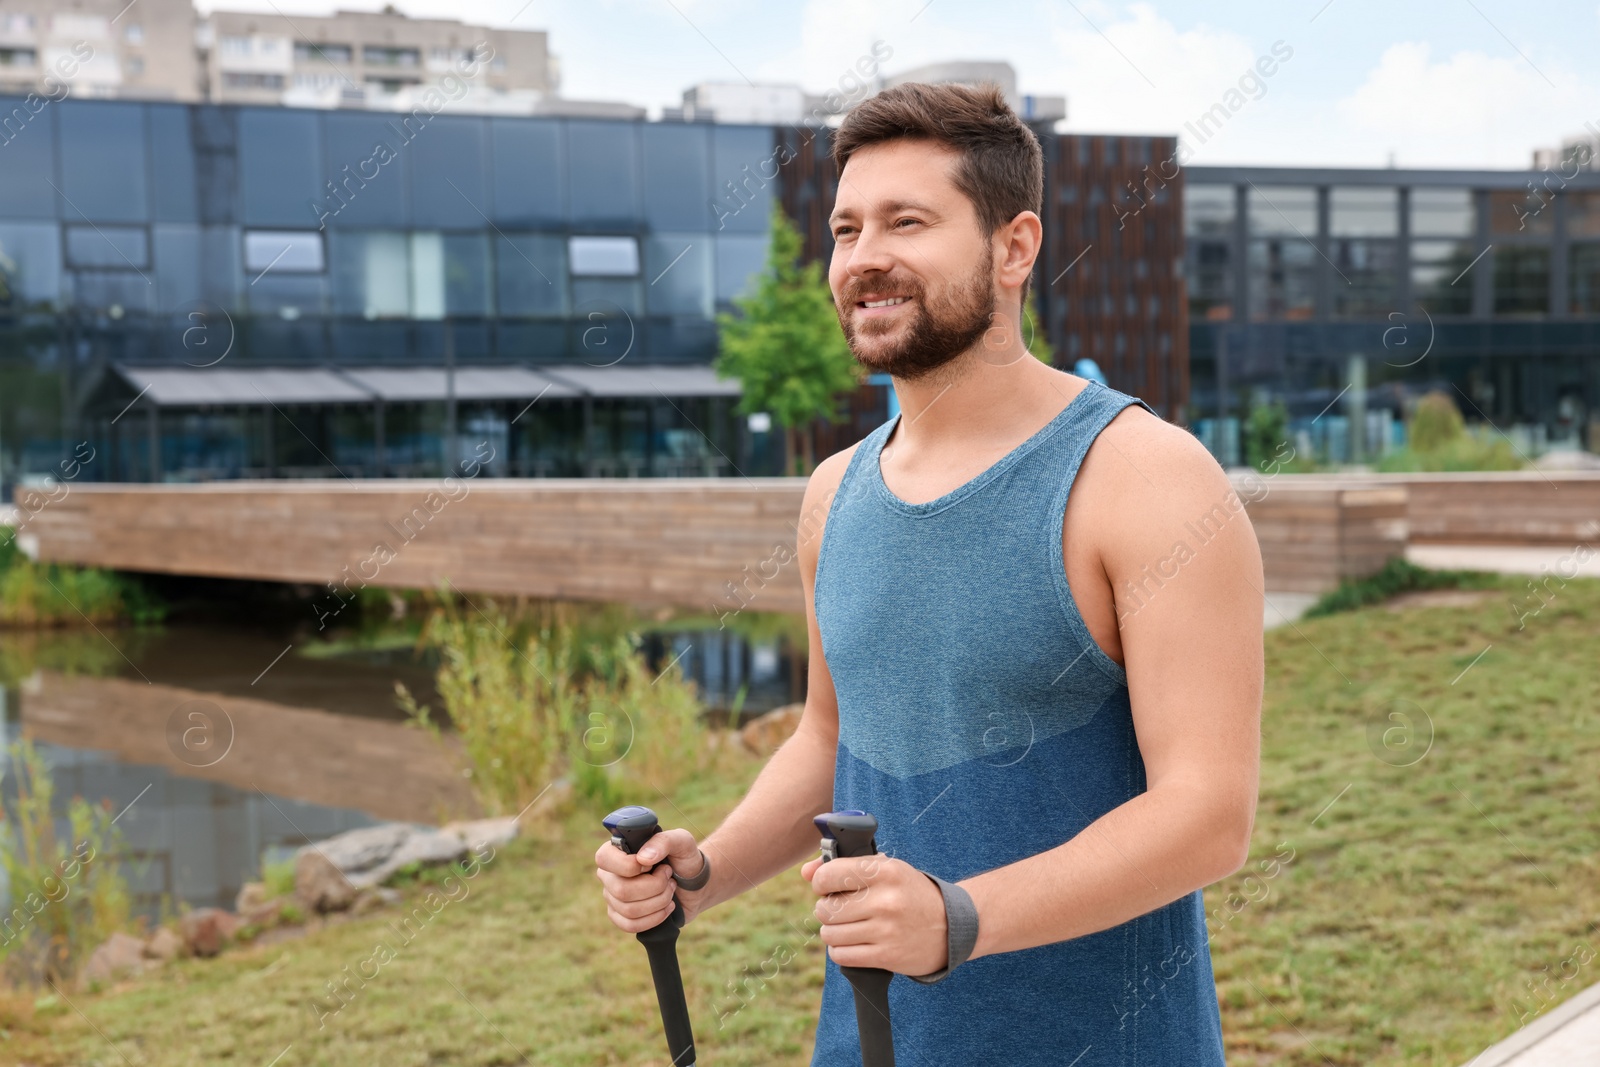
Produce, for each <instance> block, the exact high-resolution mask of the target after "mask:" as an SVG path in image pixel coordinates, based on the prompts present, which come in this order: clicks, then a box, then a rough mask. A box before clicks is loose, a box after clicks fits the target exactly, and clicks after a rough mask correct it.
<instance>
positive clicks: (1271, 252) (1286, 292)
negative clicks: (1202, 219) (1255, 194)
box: [1247, 216, 1320, 321]
mask: <svg viewBox="0 0 1600 1067" xmlns="http://www.w3.org/2000/svg"><path fill="white" fill-rule="evenodd" d="M1252 217H1253V216H1252ZM1249 255H1250V260H1249V272H1248V275H1247V284H1248V285H1249V289H1250V295H1249V300H1250V317H1251V318H1252V319H1255V320H1258V321H1259V320H1263V319H1309V318H1311V315H1312V312H1313V310H1314V308H1315V293H1316V277H1317V264H1318V263H1319V262H1320V260H1319V259H1318V257H1317V250H1316V248H1315V247H1314V246H1313V245H1312V244H1311V242H1310V241H1306V240H1302V239H1301V238H1299V237H1290V238H1281V239H1274V240H1266V241H1260V240H1258V241H1251V242H1250V253H1249Z"/></svg>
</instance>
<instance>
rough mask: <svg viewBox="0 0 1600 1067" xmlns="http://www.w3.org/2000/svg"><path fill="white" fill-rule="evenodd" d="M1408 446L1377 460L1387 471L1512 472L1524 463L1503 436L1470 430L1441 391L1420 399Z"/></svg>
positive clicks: (1452, 403) (1457, 410)
mask: <svg viewBox="0 0 1600 1067" xmlns="http://www.w3.org/2000/svg"><path fill="white" fill-rule="evenodd" d="M1407 438H1408V441H1407V444H1406V447H1405V448H1403V449H1400V450H1399V451H1397V452H1391V453H1390V454H1389V455H1387V456H1384V457H1383V459H1381V460H1380V461H1379V462H1378V465H1377V469H1378V470H1380V471H1382V472H1384V473H1391V474H1393V473H1400V472H1403V471H1512V470H1520V469H1521V467H1522V465H1523V463H1522V459H1521V457H1519V456H1518V455H1517V454H1516V450H1515V449H1513V448H1512V447H1511V442H1509V441H1507V440H1506V439H1505V438H1504V437H1498V436H1497V437H1493V438H1488V439H1484V438H1479V437H1476V436H1474V435H1473V434H1471V433H1469V432H1468V431H1467V426H1466V422H1465V420H1463V419H1462V417H1461V411H1460V409H1459V408H1457V407H1456V403H1455V401H1454V400H1452V399H1451V398H1450V397H1449V396H1448V395H1446V394H1445V393H1441V392H1432V393H1428V394H1427V395H1426V396H1424V397H1423V398H1422V399H1420V400H1418V401H1417V406H1416V410H1415V411H1413V412H1412V415H1411V421H1410V423H1409V424H1408V427H1407Z"/></svg>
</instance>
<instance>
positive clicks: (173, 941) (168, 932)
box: [144, 926, 183, 963]
mask: <svg viewBox="0 0 1600 1067" xmlns="http://www.w3.org/2000/svg"><path fill="white" fill-rule="evenodd" d="M182 951H183V938H181V937H179V936H178V932H177V931H176V930H174V929H173V928H172V927H170V926H163V927H162V928H161V929H159V930H157V931H156V932H155V933H154V934H152V935H151V937H150V940H148V941H146V942H145V943H144V954H145V956H147V957H148V958H150V959H153V960H161V961H162V962H163V963H164V962H166V961H167V960H170V959H173V958H174V957H176V956H177V955H178V954H179V953H180V952H182Z"/></svg>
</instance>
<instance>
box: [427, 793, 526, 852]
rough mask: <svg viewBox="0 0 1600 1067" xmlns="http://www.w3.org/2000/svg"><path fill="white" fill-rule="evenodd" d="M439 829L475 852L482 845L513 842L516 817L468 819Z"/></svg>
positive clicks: (495, 845) (515, 835) (515, 831)
mask: <svg viewBox="0 0 1600 1067" xmlns="http://www.w3.org/2000/svg"><path fill="white" fill-rule="evenodd" d="M541 799H543V798H541ZM441 829H442V830H443V831H444V832H445V833H447V834H455V835H456V836H457V837H459V838H461V843H462V844H464V845H466V846H467V848H468V849H469V850H470V851H474V852H476V851H477V850H478V849H480V848H482V847H483V846H484V845H490V846H494V847H498V846H500V845H504V844H508V843H509V842H511V841H515V840H516V838H517V817H516V816H515V815H507V816H504V817H502V818H498V819H470V820H467V821H465V822H452V823H446V824H445V825H444V826H443V827H441Z"/></svg>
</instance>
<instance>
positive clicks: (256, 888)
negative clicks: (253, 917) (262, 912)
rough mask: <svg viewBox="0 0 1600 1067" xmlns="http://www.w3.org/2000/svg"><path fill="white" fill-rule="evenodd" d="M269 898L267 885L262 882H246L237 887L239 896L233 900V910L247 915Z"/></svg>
mask: <svg viewBox="0 0 1600 1067" xmlns="http://www.w3.org/2000/svg"><path fill="white" fill-rule="evenodd" d="M270 899H271V897H269V896H268V895H267V887H266V886H265V885H264V884H263V883H261V882H246V883H245V884H244V885H243V886H241V887H240V888H239V896H238V897H237V898H236V899H235V900H234V903H233V910H234V911H236V912H238V913H239V914H240V915H244V916H248V915H249V914H250V913H251V912H252V911H255V910H256V909H258V908H260V907H261V906H262V905H263V904H265V903H266V902H267V901H268V900H270Z"/></svg>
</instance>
